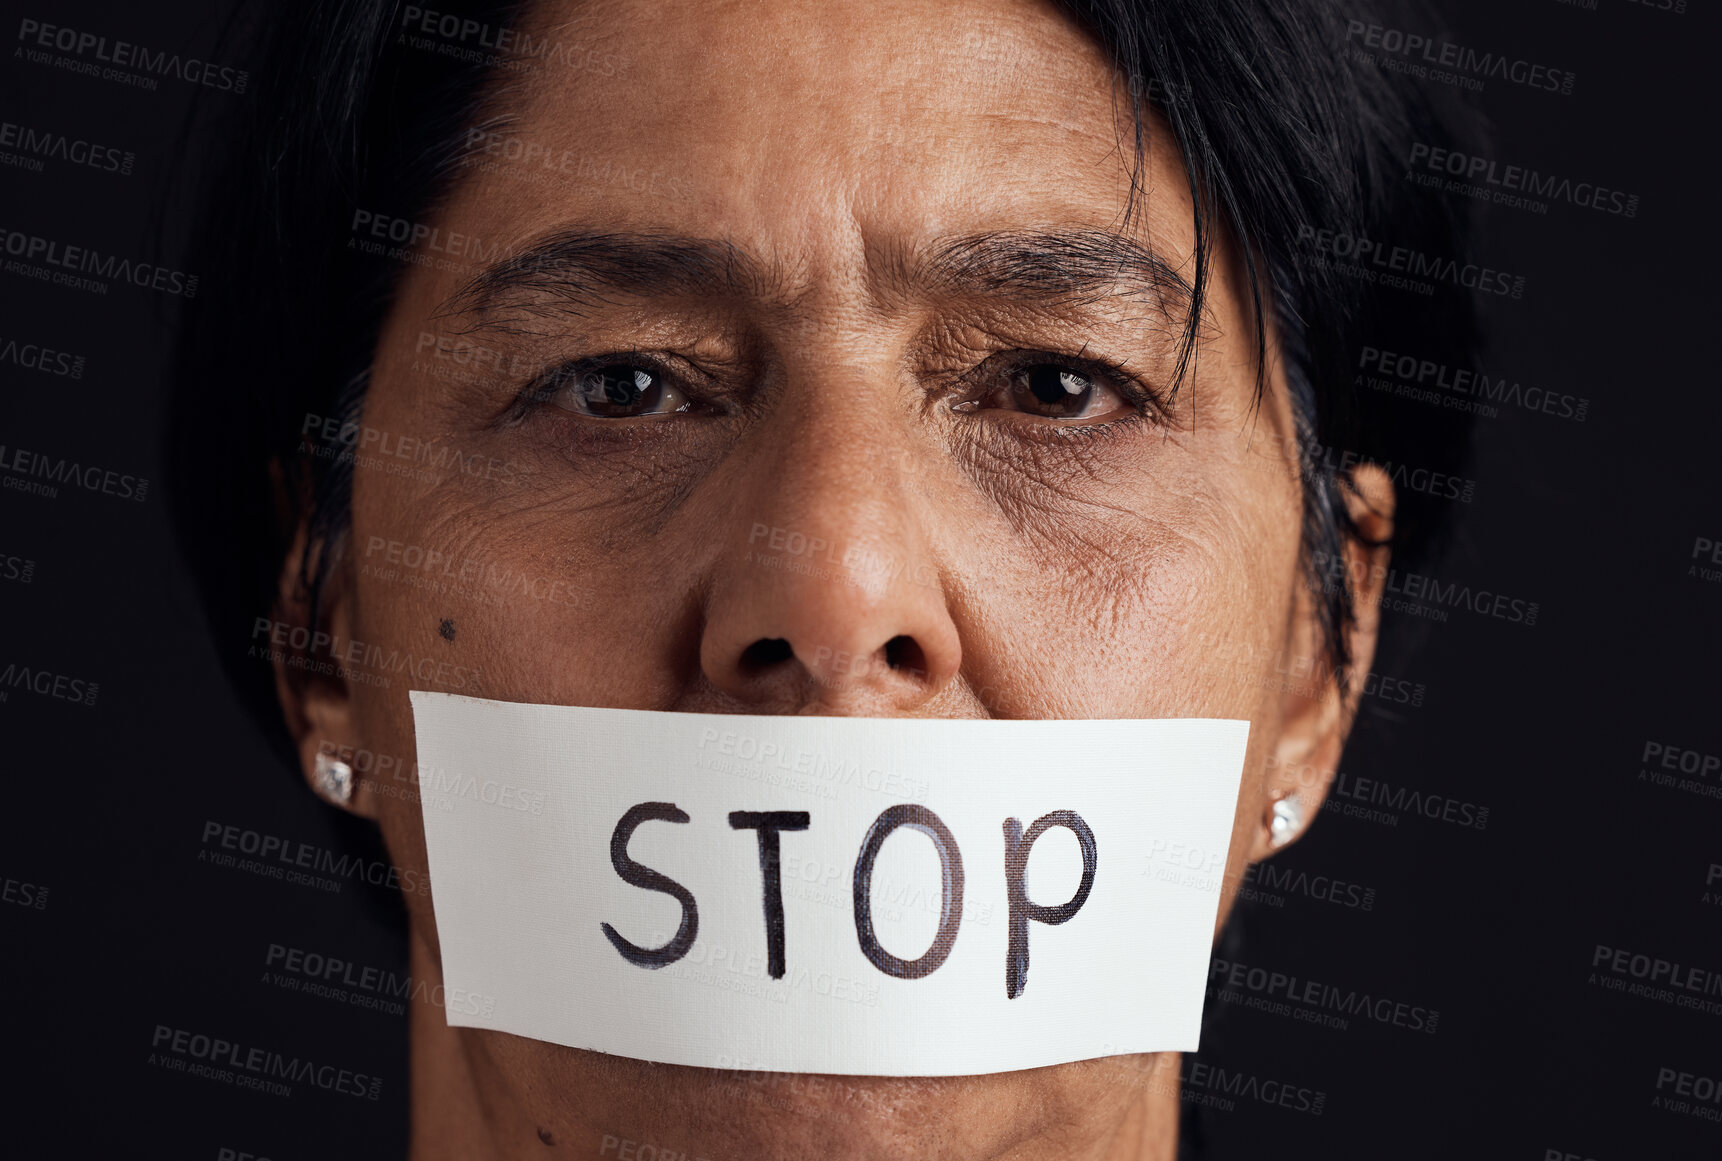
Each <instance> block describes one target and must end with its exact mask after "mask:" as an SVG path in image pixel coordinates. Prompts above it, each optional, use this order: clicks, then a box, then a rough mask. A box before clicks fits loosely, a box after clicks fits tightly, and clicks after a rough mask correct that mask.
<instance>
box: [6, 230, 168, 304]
mask: <svg viewBox="0 0 1722 1161" xmlns="http://www.w3.org/2000/svg"><path fill="white" fill-rule="evenodd" d="M0 251H4V252H5V253H6V254H8V255H10V256H11V257H12V258H13V259H15V261H11V262H8V263H6V271H7V273H9V274H22V275H25V276H26V277H30V278H39V279H41V280H42V281H44V282H53V283H55V284H56V285H61V286H71V287H73V288H74V289H77V290H96V291H98V292H99V293H102V294H106V293H107V287H106V286H105V285H103V284H102V283H99V282H95V281H93V280H91V279H88V278H77V277H74V276H73V275H70V274H66V273H64V272H65V271H77V272H78V273H79V274H93V275H95V276H96V277H97V278H104V279H116V278H117V279H120V280H121V281H124V282H129V283H131V284H132V285H133V286H141V287H143V288H144V289H145V290H156V291H160V292H161V293H163V294H180V295H184V296H185V297H186V298H196V297H197V275H195V274H187V273H186V272H185V271H183V270H170V269H168V268H167V267H165V266H156V265H154V264H153V263H149V262H134V261H133V260H132V259H130V258H121V257H120V256H119V255H117V254H107V255H104V254H102V252H101V251H99V250H92V249H90V248H89V247H88V246H67V245H64V244H63V243H60V242H56V241H54V240H52V239H50V238H43V237H39V236H37V235H35V234H26V233H25V232H24V231H22V230H11V229H7V228H5V227H3V226H0ZM35 262H41V263H45V264H46V265H44V266H31V265H29V264H30V263H35ZM48 267H58V268H59V270H58V271H54V270H50V269H48Z"/></svg>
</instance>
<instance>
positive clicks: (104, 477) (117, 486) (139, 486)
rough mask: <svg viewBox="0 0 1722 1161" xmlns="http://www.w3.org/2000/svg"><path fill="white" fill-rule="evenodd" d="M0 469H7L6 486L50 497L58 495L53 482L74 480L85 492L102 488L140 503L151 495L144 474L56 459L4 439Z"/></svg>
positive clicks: (70, 481) (104, 493) (0, 448)
mask: <svg viewBox="0 0 1722 1161" xmlns="http://www.w3.org/2000/svg"><path fill="white" fill-rule="evenodd" d="M0 472H6V473H8V474H7V475H6V476H5V478H4V483H3V486H4V487H7V488H13V489H15V490H18V491H25V492H35V493H37V494H39V495H44V496H47V497H48V498H49V499H54V498H56V497H58V496H59V494H60V491H59V488H58V487H56V486H54V485H58V484H72V485H76V486H78V487H80V488H82V489H84V491H86V492H100V493H102V494H103V495H104V496H114V497H117V498H118V499H121V500H136V501H137V502H138V503H140V504H141V503H143V501H144V500H145V499H146V498H147V497H148V496H149V481H148V480H146V479H144V478H143V477H142V476H130V475H125V474H123V473H121V472H117V471H114V470H112V469H111V468H101V467H97V466H95V465H93V464H92V465H90V466H89V467H85V466H84V465H83V464H81V463H79V462H78V461H77V460H68V459H65V458H63V457H62V458H59V459H56V458H54V457H53V456H48V455H44V454H42V453H41V452H33V451H30V450H28V449H27V448H21V447H7V446H6V445H5V444H3V443H0ZM20 477H26V478H23V479H20ZM27 477H36V478H35V479H29V478H27ZM41 480H51V481H53V484H44V483H41V482H40V481H41Z"/></svg>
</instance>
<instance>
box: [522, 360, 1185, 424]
mask: <svg viewBox="0 0 1722 1161" xmlns="http://www.w3.org/2000/svg"><path fill="white" fill-rule="evenodd" d="M1085 349H1086V348H1085ZM677 361H678V362H680V361H682V360H677ZM1047 365H1053V366H1060V367H1067V368H1069V369H1070V370H1072V371H1075V372H1077V373H1078V374H1080V375H1083V376H1084V377H1086V378H1088V379H1090V380H1092V381H1094V382H1096V383H1098V384H1102V385H1104V386H1106V387H1109V388H1111V389H1112V390H1113V391H1115V392H1116V393H1117V394H1118V395H1119V397H1120V398H1121V399H1123V400H1124V402H1125V403H1127V404H1129V405H1130V407H1131V411H1130V412H1129V413H1128V414H1126V415H1121V416H1118V417H1117V418H1115V419H1109V420H1104V421H1101V422H1092V423H1080V422H1059V421H1056V420H1054V421H1047V422H1017V423H1014V424H1013V425H1012V426H1013V427H1014V428H1016V429H1018V434H1019V435H1020V436H1021V437H1023V438H1028V439H1033V440H1036V441H1039V442H1043V443H1052V444H1059V443H1071V442H1075V441H1078V440H1081V441H1089V440H1098V439H1105V438H1113V437H1116V436H1119V435H1123V434H1125V433H1126V432H1127V431H1130V430H1133V429H1136V428H1139V427H1140V426H1141V425H1143V424H1155V423H1161V422H1164V420H1165V418H1166V412H1167V410H1168V401H1167V399H1166V398H1165V397H1164V395H1163V393H1162V392H1161V391H1159V390H1158V389H1156V388H1154V387H1151V386H1149V385H1148V384H1146V383H1144V382H1143V381H1142V380H1141V378H1140V377H1138V376H1137V374H1136V373H1135V372H1134V371H1132V370H1131V369H1130V368H1129V367H1127V366H1126V365H1125V364H1123V363H1121V362H1117V361H1114V360H1110V359H1105V358H1101V357H1098V356H1094V355H1087V354H1081V353H1079V354H1077V355H1062V354H1057V353H1054V352H1051V351H1037V350H1012V351H1002V352H998V353H996V354H994V355H990V356H988V357H987V358H985V359H983V360H982V361H981V362H979V363H977V364H976V365H975V366H974V367H972V368H970V369H969V370H968V371H965V372H963V373H961V374H960V375H957V376H956V377H955V378H954V379H953V380H951V382H952V383H953V385H955V386H958V387H959V389H960V390H961V391H962V396H963V397H962V398H961V399H959V400H958V401H957V402H958V403H959V404H960V403H967V402H977V401H979V400H981V399H983V398H985V397H986V396H987V395H988V394H990V393H992V392H995V391H997V390H998V384H999V382H1000V381H1001V378H1002V379H1005V380H1006V381H1008V377H1009V376H1012V375H1016V374H1020V373H1022V372H1024V371H1026V370H1028V369H1029V368H1032V367H1036V366H1047ZM616 366H623V367H635V368H638V369H640V370H643V371H647V372H649V373H651V374H653V375H657V376H662V377H663V378H664V379H665V380H666V381H667V382H668V383H669V384H670V385H671V386H673V387H675V388H676V389H677V390H679V391H681V392H682V394H684V395H685V396H687V398H688V400H689V401H690V403H691V404H692V405H693V413H694V414H702V413H703V414H707V415H710V414H713V413H714V412H718V411H721V409H719V408H717V407H715V406H714V404H713V403H712V401H711V400H710V399H709V398H706V397H705V395H706V394H707V393H702V392H700V391H699V390H698V389H696V388H694V387H693V385H692V384H691V383H690V382H689V376H688V375H687V374H685V373H682V372H680V371H678V370H677V369H676V368H674V367H672V366H671V365H670V363H669V361H668V360H665V359H664V358H662V357H660V356H657V355H653V354H648V353H646V352H643V351H638V350H632V351H613V352H608V353H605V354H602V355H592V356H587V357H584V358H579V359H570V360H567V361H565V362H561V363H557V364H555V365H553V366H551V367H549V368H547V369H546V370H544V371H542V372H540V373H539V374H538V375H536V376H535V377H534V378H533V379H532V380H531V381H530V382H528V383H527V384H526V385H525V386H524V387H522V388H521V389H520V391H519V392H518V393H517V394H516V395H515V397H514V399H513V401H512V402H511V403H510V405H509V407H508V409H507V410H506V411H505V412H504V413H503V415H502V416H501V420H500V421H501V423H503V424H504V425H509V426H512V425H514V424H518V423H520V422H523V421H524V420H525V419H526V418H528V417H529V416H530V415H531V414H532V413H534V412H535V411H537V410H539V409H541V408H543V407H546V406H549V405H551V404H553V403H554V401H555V397H556V394H557V392H558V391H559V390H560V389H561V388H562V387H563V386H564V385H566V384H567V383H568V382H569V381H570V380H575V379H578V378H579V377H581V376H584V375H587V374H591V373H593V372H596V371H598V370H601V369H603V368H607V367H616ZM983 378H984V380H985V382H982V380H983ZM953 406H955V405H954V404H953ZM671 414H680V413H679V412H677V413H671ZM965 414H967V413H965ZM642 418H644V417H642ZM654 418H662V417H661V416H660V417H654ZM619 425H620V422H619V421H617V420H599V421H596V423H595V424H593V426H598V427H615V426H619Z"/></svg>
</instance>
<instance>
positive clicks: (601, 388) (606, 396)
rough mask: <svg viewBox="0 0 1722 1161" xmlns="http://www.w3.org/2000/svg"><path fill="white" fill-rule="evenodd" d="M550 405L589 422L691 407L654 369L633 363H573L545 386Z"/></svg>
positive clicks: (660, 373) (651, 414) (684, 397)
mask: <svg viewBox="0 0 1722 1161" xmlns="http://www.w3.org/2000/svg"><path fill="white" fill-rule="evenodd" d="M546 394H547V395H548V397H549V399H550V402H552V403H554V404H556V405H557V406H558V407H561V408H563V409H564V410H567V411H572V412H574V413H575V414H576V415H582V416H585V417H587V418H589V419H638V418H643V417H650V416H656V415H673V414H675V413H676V412H678V411H688V410H690V409H691V408H692V407H693V404H692V403H691V402H690V401H689V400H688V397H687V396H686V395H684V394H682V392H680V391H678V390H677V389H676V388H675V387H674V386H672V385H671V384H670V381H669V378H668V377H667V376H666V375H665V374H664V373H663V372H662V371H659V370H657V369H655V368H651V367H643V366H640V365H639V364H636V363H598V364H592V363H587V364H575V365H572V366H569V367H566V368H562V369H559V370H558V371H556V372H555V374H554V375H553V377H552V379H551V381H550V383H548V384H546Z"/></svg>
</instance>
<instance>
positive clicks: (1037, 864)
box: [412, 691, 1249, 1076]
mask: <svg viewBox="0 0 1722 1161" xmlns="http://www.w3.org/2000/svg"><path fill="white" fill-rule="evenodd" d="M412 704H413V716H414V719H415V723H416V729H417V734H418V766H419V784H420V794H421V799H422V803H423V812H424V825H425V842H426V846H427V848H428V851H429V857H430V873H431V882H432V884H433V886H432V899H433V903H434V908H435V913H436V923H437V933H438V940H439V942H440V944H441V946H442V967H443V977H444V981H443V982H444V983H445V985H446V986H447V988H448V989H449V990H450V991H451V992H452V993H455V994H460V993H462V992H464V993H465V994H466V995H467V996H469V997H472V998H473V1002H472V1003H470V1004H463V1005H459V1006H450V1007H449V1008H448V1009H447V1013H448V1022H449V1023H450V1024H451V1025H459V1026H463V1027H471V1028H488V1029H493V1030H495V1031H499V1032H510V1033H513V1034H515V1035H518V1036H527V1037H531V1038H533V1039H537V1040H546V1041H550V1042H552V1043H555V1044H563V1045H567V1046H569V1047H573V1048H585V1049H591V1050H594V1051H598V1052H607V1053H612V1054H615V1055H619V1056H628V1057H633V1058H636V1059H640V1060H651V1061H658V1062H661V1063H667V1064H685V1065H696V1066H701V1067H707V1068H740V1069H764V1070H771V1071H780V1072H818V1073H841V1074H848V1075H871V1076H956V1075H976V1074H981V1073H989V1072H1008V1071H1012V1070H1015V1069H1023V1068H1038V1067H1041V1066H1044V1065H1051V1064H1062V1063H1066V1062H1069V1061H1075V1060H1088V1059H1092V1058H1095V1057H1101V1056H1112V1055H1117V1054H1121V1053H1131V1052H1157V1051H1190V1050H1194V1049H1195V1048H1196V1047H1197V1040H1198V1036H1199V1032H1200V1027H1201V1018H1202V1001H1203V995H1204V988H1205V984H1206V976H1207V969H1208V959H1209V954H1210V946H1211V943H1212V939H1213V930H1214V921H1215V918H1216V915H1217V912H1218V907H1219V899H1220V889H1221V881H1222V876H1223V871H1224V868H1225V861H1226V850H1227V845H1228V843H1229V841H1230V838H1231V829H1232V817H1233V811H1234V809H1235V807H1236V804H1237V797H1238V786H1239V778H1240V776H1241V773H1242V770H1243V761H1244V749H1245V745H1246V743H1247V741H1248V737H1249V723H1248V722H1244V721H1222V720H1217V719H1208V718H1189V719H1172V720H1148V721H1143V720H1085V721H991V720H984V721H976V720H949V719H901V718H830V717H788V716H783V717H778V716H741V715H733V716H732V715H711V714H686V713H665V712H659V711H654V710H616V709H588V708H582V707H578V706H555V705H527V704H521V703H515V702H497V701H485V700H481V699H478V698H470V697H460V696H456V695H453V694H444V693H427V692H418V691H415V692H414V693H413V694H412Z"/></svg>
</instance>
